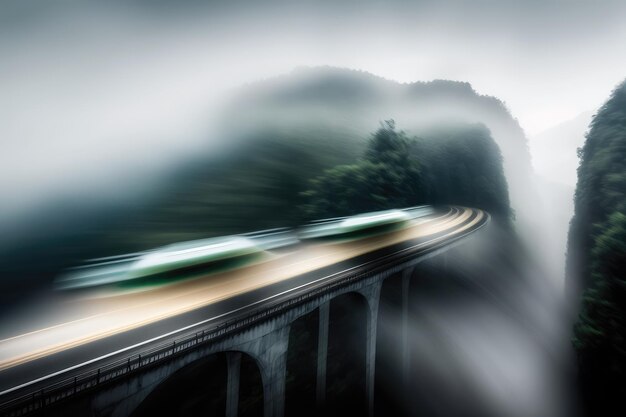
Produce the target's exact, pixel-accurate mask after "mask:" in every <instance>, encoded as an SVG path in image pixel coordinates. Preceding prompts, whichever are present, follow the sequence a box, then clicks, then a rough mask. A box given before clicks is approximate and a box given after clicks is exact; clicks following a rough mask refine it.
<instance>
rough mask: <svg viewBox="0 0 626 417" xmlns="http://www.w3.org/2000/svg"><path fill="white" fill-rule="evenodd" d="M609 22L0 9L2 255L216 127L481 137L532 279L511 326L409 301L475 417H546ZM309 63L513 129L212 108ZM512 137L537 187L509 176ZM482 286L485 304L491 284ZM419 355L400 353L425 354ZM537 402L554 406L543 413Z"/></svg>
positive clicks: (216, 5) (159, 170) (584, 14)
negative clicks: (441, 83) (579, 176)
mask: <svg viewBox="0 0 626 417" xmlns="http://www.w3.org/2000/svg"><path fill="white" fill-rule="evenodd" d="M625 16H626V3H624V2H623V1H619V0H614V1H604V2H602V3H601V4H598V3H597V2H592V1H582V0H580V1H565V0H548V1H539V0H533V1H526V2H517V1H513V0H505V1H496V0H479V1H474V2H464V1H460V0H459V1H454V0H447V1H416V2H404V1H401V0H397V1H385V2H382V1H367V2H363V1H322V2H282V1H268V2H244V1H231V2H228V1H223V2H220V1H217V2H199V1H191V0H189V1H181V2H176V3H171V4H170V3H168V2H161V1H157V2H151V1H147V0H146V1H142V0H135V1H128V2H125V1H110V2H106V3H97V2H81V3H78V2H63V3H62V4H51V3H46V4H40V3H39V2H35V1H6V2H3V3H2V4H0V57H1V58H0V200H1V201H2V203H1V204H0V230H1V231H2V237H1V238H0V249H3V248H5V247H8V248H11V249H16V248H17V249H16V250H19V244H16V243H15V242H18V241H19V238H21V237H23V235H25V234H26V232H25V231H26V230H27V229H28V227H30V228H35V229H37V228H39V224H40V223H45V219H46V215H44V213H49V212H52V211H53V210H51V209H50V208H51V207H54V208H55V210H57V211H63V212H64V215H65V217H64V218H65V219H66V221H68V222H69V221H74V220H76V221H77V222H78V221H79V220H81V219H82V217H81V216H82V215H85V214H84V213H85V212H89V211H90V210H92V209H93V210H94V211H96V208H100V209H101V210H108V209H109V208H112V209H113V208H115V206H116V205H123V204H126V203H127V202H128V201H143V200H145V199H147V198H149V197H153V196H155V195H159V191H160V189H161V188H162V186H163V183H164V181H165V180H166V179H171V174H172V173H174V172H176V171H177V170H178V169H179V168H180V167H181V166H182V167H184V166H185V164H186V163H187V162H188V161H190V160H193V159H194V158H198V157H199V156H202V155H215V154H218V153H219V152H222V151H224V150H225V149H228V148H229V146H231V145H232V143H230V141H231V140H232V139H233V137H235V136H227V135H225V134H224V132H225V130H226V129H228V128H229V127H230V126H232V130H233V131H237V132H243V131H245V130H246V129H251V127H250V126H252V129H254V128H259V129H260V128H264V127H267V126H264V125H263V123H266V122H267V120H268V117H267V115H271V117H274V116H276V115H280V117H282V122H284V123H286V124H289V123H292V122H293V123H294V124H296V123H299V122H301V121H302V120H303V118H306V117H305V116H313V115H315V116H316V117H322V116H320V115H323V117H328V120H329V121H330V124H332V123H334V121H336V120H342V121H343V122H345V120H348V119H350V120H358V121H359V123H361V124H360V126H358V127H357V126H354V129H355V132H353V133H355V134H358V135H361V136H363V137H367V134H368V133H370V132H371V131H372V130H373V129H375V128H376V126H377V124H378V123H379V122H380V120H381V119H385V118H395V119H396V121H397V122H398V125H399V126H400V127H401V128H405V126H406V129H407V131H408V133H410V134H419V133H420V128H423V127H424V126H427V125H429V124H432V123H436V122H439V121H441V120H449V119H454V120H458V119H460V120H462V121H468V122H481V123H484V124H485V125H487V127H488V128H489V129H490V131H491V133H492V134H493V137H494V139H495V140H496V142H498V144H499V145H500V147H501V149H502V152H503V155H504V164H505V172H506V174H507V180H508V182H509V187H510V194H511V201H512V207H513V209H514V210H515V211H516V215H517V220H516V225H517V228H518V231H519V234H520V236H521V237H522V238H523V239H524V242H525V244H526V247H525V249H526V250H528V252H529V253H531V254H532V255H533V258H532V259H534V260H535V261H536V264H533V265H531V266H529V267H528V269H527V271H525V273H524V276H523V285H524V288H523V293H522V294H517V293H515V294H513V295H511V293H512V292H513V291H515V290H516V289H518V288H517V287H516V286H515V285H512V284H511V282H510V281H507V282H506V283H505V284H502V285H503V286H504V287H505V288H506V290H507V291H505V292H508V296H509V297H510V298H505V299H504V302H505V303H506V302H510V303H511V304H515V307H516V308H517V310H516V311H514V312H512V313H511V316H512V318H511V317H509V316H506V315H502V308H501V306H499V307H498V308H493V309H492V308H491V307H490V306H487V307H485V306H480V305H479V306H474V305H471V306H470V307H468V311H470V313H471V314H469V313H468V314H469V315H468V316H463V313H459V312H458V311H455V310H454V309H452V310H450V311H448V312H447V313H441V314H442V315H441V316H439V315H438V314H439V313H440V311H439V310H437V311H435V309H431V310H429V307H428V305H427V304H426V305H425V306H424V307H423V308H424V311H423V312H422V313H424V314H422V317H423V319H424V321H425V323H426V324H424V326H425V327H428V328H430V327H433V328H438V329H439V330H438V332H443V333H444V334H443V336H441V335H440V336H441V337H442V338H443V339H445V343H444V344H446V345H449V346H451V347H450V349H451V352H452V354H451V357H453V358H455V359H456V360H458V363H457V364H456V365H458V367H460V368H463V372H462V374H463V376H464V377H467V378H470V377H468V376H467V375H470V376H471V375H473V376H474V377H475V381H478V382H479V383H478V385H477V387H476V390H477V393H478V394H477V395H481V396H482V397H483V398H484V399H485V401H488V402H489V403H490V404H489V407H488V409H489V410H491V412H492V413H493V414H494V415H511V416H517V415H520V416H521V415H528V416H530V415H538V414H542V415H557V416H558V415H565V414H566V412H565V411H564V410H565V409H566V408H567V407H568V406H569V404H567V401H565V400H563V401H562V400H561V397H560V396H561V395H563V393H562V392H561V389H563V387H562V386H561V385H560V381H559V378H560V377H562V376H563V368H567V367H561V365H562V364H561V363H559V361H560V360H555V359H554V358H555V357H561V356H562V357H563V358H564V359H563V361H565V362H567V360H569V356H568V347H567V346H568V336H567V335H565V333H567V331H568V329H566V327H565V324H564V323H566V320H563V317H562V316H561V313H562V311H561V307H562V304H561V303H562V302H563V298H562V297H561V290H562V278H563V265H564V254H565V241H566V231H567V227H568V222H569V219H570V218H571V214H572V206H571V197H572V193H573V187H574V185H575V179H576V177H575V172H574V171H575V168H576V165H577V159H576V157H575V150H576V147H577V146H580V144H581V143H582V140H583V139H582V138H583V135H584V130H583V129H584V128H585V126H586V124H587V123H588V120H589V115H590V113H589V112H590V111H591V112H593V111H595V109H597V108H598V107H599V106H600V105H601V104H602V102H603V100H605V99H606V97H607V96H608V95H609V93H610V91H611V89H612V88H613V87H614V85H615V84H616V83H617V82H618V81H620V80H621V79H623V77H624V68H626V48H623V47H620V46H621V45H624V44H626V25H624V24H623V22H624V17H625ZM319 66H330V67H337V68H346V69H352V70H357V71H363V72H368V73H371V74H373V75H375V76H379V77H382V78H384V79H386V80H389V81H390V82H394V83H397V84H394V85H395V87H392V88H391V90H394V89H395V88H397V89H401V88H402V86H403V85H405V84H407V83H412V82H420V81H431V80H455V81H461V82H468V83H470V85H471V88H473V90H474V91H476V92H477V93H478V94H479V95H483V96H493V97H496V98H498V99H500V100H502V101H503V102H504V103H505V104H506V108H507V109H508V110H509V111H510V113H511V115H512V116H513V118H514V119H515V120H514V123H513V129H514V130H515V132H516V133H514V134H512V133H511V132H512V130H511V125H509V124H506V123H505V124H502V121H501V120H496V119H490V117H491V115H490V113H489V112H484V113H483V112H482V110H468V109H467V107H466V106H465V104H459V107H458V108H457V107H454V106H450V105H449V103H444V105H441V106H439V107H437V106H436V105H432V106H430V105H428V104H426V105H423V106H417V107H414V108H411V109H407V108H404V104H405V102H404V101H402V100H400V99H398V96H399V95H400V94H399V93H398V96H396V95H395V94H396V93H395V92H394V91H387V90H385V92H384V93H380V92H379V93H380V95H379V97H378V98H379V99H380V103H377V104H376V105H373V106H366V105H361V104H358V103H357V104H354V103H353V105H352V107H350V105H348V106H347V107H346V112H345V113H342V114H339V113H333V114H330V115H329V114H328V110H327V109H324V107H323V106H322V107H319V106H317V105H316V104H311V105H310V106H301V107H298V106H294V107H293V108H290V109H287V110H285V108H284V107H281V106H278V107H277V108H272V107H265V108H262V109H259V108H255V107H254V102H253V100H252V99H253V97H254V96H253V95H252V96H250V100H251V102H250V109H252V110H251V111H250V112H249V113H248V115H249V116H251V117H252V119H254V118H258V120H261V125H260V126H259V125H258V124H257V125H255V124H254V123H252V122H250V120H245V118H244V117H241V119H240V118H239V117H240V116H241V115H240V114H238V113H237V112H236V111H237V108H235V112H234V113H233V112H232V111H231V113H229V112H228V110H226V111H225V110H224V108H225V107H226V108H227V109H228V106H229V105H230V104H232V101H231V100H233V99H234V98H236V99H239V100H241V98H242V97H244V96H242V95H240V94H241V92H242V91H248V90H246V89H248V88H250V86H254V85H256V83H257V82H259V81H267V80H276V79H277V78H276V77H278V79H280V77H281V76H285V74H292V71H294V69H296V68H302V67H305V68H307V67H319ZM297 71H298V70H296V72H297ZM297 80H298V81H297V82H304V81H302V79H297ZM468 88H469V86H468ZM240 103H241V102H240ZM231 110H232V109H231ZM581 114H582V116H580V115H581ZM334 118H335V119H334ZM352 118H353V119H352ZM572 120H575V121H580V120H582V122H580V123H578V122H576V123H574V125H572V122H570V121H572ZM244 122H250V123H251V124H250V125H244ZM516 123H518V124H519V125H517V124H516ZM337 124H339V123H337ZM570 136H571V137H572V140H569V138H570ZM526 137H530V138H531V142H530V155H531V156H532V160H533V166H534V169H535V172H536V174H537V175H535V174H533V172H532V170H531V169H530V168H531V167H530V166H527V162H528V161H527V160H526V156H527V153H528V149H527V148H526V142H525V140H526ZM507 141H509V142H511V141H512V142H515V144H516V145H517V146H518V148H514V147H511V148H507V147H506V146H503V144H504V143H506V142H507ZM235 182H236V181H235ZM59 202H62V203H63V204H62V206H61V208H59V206H58V203H59ZM254 203H255V202H250V204H254ZM85 207H86V208H85ZM102 207H104V209H102ZM73 210H75V212H76V213H74V212H73ZM81 210H83V211H81ZM80 213H83V214H82V215H81V214H80ZM177 213H180V212H177ZM50 216H51V217H50V218H51V219H53V220H51V222H52V223H54V222H56V220H54V219H55V218H54V214H51V215H50ZM42 219H43V220H42ZM85 221H86V222H89V220H85ZM64 227H65V224H55V228H51V229H50V230H52V231H60V230H62V229H63V228H64ZM39 232H41V230H39ZM55 267H56V266H55ZM485 268H486V266H485ZM497 272H498V273H501V271H497ZM503 274H504V273H503ZM495 275H497V274H494V276H493V277H491V278H492V280H491V281H490V282H489V285H488V286H487V288H486V291H487V292H490V291H491V287H490V286H491V285H495V286H497V285H499V284H498V282H497V280H496V279H495V278H496V277H495ZM499 290H502V288H500V289H499ZM543 293H545V294H543ZM539 294H543V295H541V296H539ZM546 294H547V295H546ZM436 307H440V305H437V306H436ZM474 308H475V309H474ZM433 311H435V313H436V314H435V313H433ZM457 313H459V314H457ZM444 314H450V315H451V316H452V317H451V318H450V317H446V316H445V315H444ZM464 318H466V319H468V320H471V321H472V323H471V324H468V323H466V322H465V321H464V320H463V319H464ZM526 325H529V326H530V329H528V328H526V327H525V326H526ZM392 326H393V325H392ZM541 326H545V328H541V329H537V328H536V327H541ZM418 327H419V326H418ZM468 329H469V330H468ZM417 331H423V332H425V333H426V334H427V333H428V332H429V331H430V330H429V329H418V330H416V332H417ZM396 336H397V335H396ZM460 340H463V341H464V343H465V345H463V346H462V348H461V347H460V344H461V342H460ZM490 342H493V343H490ZM421 343H422V342H421V341H420V340H415V339H414V340H413V344H414V345H415V350H416V351H418V352H420V353H422V354H424V355H425V357H427V353H428V352H425V351H423V350H425V349H426V347H424V346H422V345H421ZM546 345H548V346H549V347H546ZM427 348H429V349H430V348H433V346H428V347H427ZM431 353H432V354H433V355H434V356H435V359H437V360H439V361H440V362H437V363H435V364H434V367H435V368H436V367H437V366H439V365H440V366H441V368H442V369H439V370H437V372H442V373H445V372H453V371H450V370H447V369H443V368H446V367H447V366H448V363H446V360H447V359H448V358H447V357H443V356H442V355H440V352H434V353H433V352H431ZM511 357H515V358H516V360H517V362H516V363H513V362H512V361H511ZM481 361H482V362H481ZM546 362H547V363H549V364H548V365H545V363H546ZM490 364H494V367H495V370H494V369H493V368H492V367H488V366H487V367H485V366H486V365H490ZM544 365H545V367H544ZM453 368H454V367H453ZM486 368H488V369H486ZM470 381H471V378H470ZM541 384H544V385H541ZM552 389H553V390H554V391H555V393H554V396H555V397H558V398H556V399H553V398H547V397H549V396H550V394H551V393H552V391H551V390H552ZM557 391H558V392H557ZM546 393H547V394H546ZM520 404H521V405H520ZM533 407H534V408H533ZM502 410H505V411H502ZM555 410H556V411H555Z"/></svg>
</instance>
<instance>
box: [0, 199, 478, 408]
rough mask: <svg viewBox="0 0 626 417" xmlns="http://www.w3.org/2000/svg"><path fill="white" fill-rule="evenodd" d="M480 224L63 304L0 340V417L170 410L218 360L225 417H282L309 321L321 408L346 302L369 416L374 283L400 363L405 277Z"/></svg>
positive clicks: (409, 231)
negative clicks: (337, 321)
mask: <svg viewBox="0 0 626 417" xmlns="http://www.w3.org/2000/svg"><path fill="white" fill-rule="evenodd" d="M488 222H489V216H488V215H487V214H486V213H484V212H483V211H481V210H476V209H468V208H461V207H447V208H442V209H437V210H436V211H434V212H433V213H432V214H431V215H430V216H428V217H426V218H423V219H420V220H419V221H416V222H414V223H413V224H411V226H410V227H407V228H405V229H402V230H396V231H392V232H388V233H385V234H383V235H376V236H370V237H367V238H364V239H360V240H357V241H349V242H330V243H324V244H318V245H307V246H306V247H303V248H298V250H295V251H285V252H281V253H279V254H278V255H275V256H272V257H270V258H269V259H265V260H263V262H260V263H259V264H257V265H253V266H251V267H247V268H243V269H242V270H238V271H231V272H225V273H223V274H219V276H218V277H213V278H212V279H207V280H191V281H188V282H187V281H186V282H181V283H180V284H177V285H176V286H174V287H171V288H166V289H163V290H154V291H146V292H141V291H140V292H130V293H129V294H125V295H123V296H113V295H111V294H98V296H97V297H96V296H94V295H93V294H90V295H89V296H85V295H81V296H79V297H78V298H75V299H74V298H73V299H71V300H65V303H64V304H63V305H64V306H65V307H66V308H65V309H62V310H63V314H64V316H63V317H58V318H54V317H49V318H48V320H49V322H48V324H49V325H47V326H45V327H41V326H40V327H38V328H29V327H28V326H25V327H21V328H20V327H18V328H17V330H15V332H16V334H14V335H12V336H10V337H6V338H4V339H3V340H0V390H2V391H1V392H0V412H1V414H2V415H5V416H22V415H31V414H34V415H39V414H41V415H44V414H45V415H46V416H57V415H58V416H67V415H85V416H88V415H92V416H112V417H117V416H141V415H154V413H155V410H160V411H163V408H162V407H172V406H175V404H174V405H172V403H173V402H175V399H174V398H169V400H168V401H167V402H163V395H164V392H167V390H170V389H173V387H178V388H180V387H181V386H183V385H184V384H185V381H186V378H187V379H188V377H189V375H191V374H190V372H191V373H193V372H195V370H197V369H200V368H202V367H203V366H204V368H202V369H205V370H206V369H208V368H206V366H205V365H206V364H207V363H209V362H210V361H213V362H211V363H215V361H216V360H219V361H221V365H219V366H221V368H219V369H223V372H221V371H220V372H221V373H220V375H221V374H223V377H224V378H223V381H222V385H223V390H224V391H225V393H224V404H223V405H221V407H222V409H223V410H224V413H225V415H226V416H228V417H231V416H237V415H241V406H242V404H244V403H246V401H247V399H246V398H245V395H251V396H256V397H258V399H259V407H260V408H261V410H260V413H262V414H263V415H264V416H276V417H282V416H283V415H285V397H286V395H285V394H286V385H287V384H286V379H287V374H288V369H289V367H290V366H291V365H290V359H289V358H290V357H291V358H292V361H293V352H290V348H292V349H293V347H292V346H290V345H291V343H290V341H292V340H293V337H294V336H293V333H294V331H293V329H294V328H295V327H296V326H297V325H298V323H301V322H302V321H303V320H305V319H307V318H311V317H314V319H315V321H314V323H315V328H316V342H315V345H316V346H315V349H314V350H315V353H314V355H315V362H316V363H315V365H314V372H313V374H314V381H309V382H311V383H312V384H313V385H314V387H315V388H314V389H315V403H316V407H318V409H323V408H324V407H325V405H326V402H327V398H326V394H327V392H328V391H327V382H328V378H327V370H328V365H329V364H328V363H327V357H328V349H329V332H330V327H331V326H330V325H329V323H330V322H331V321H332V320H333V317H332V315H333V311H334V310H333V308H334V307H333V306H334V305H335V304H334V303H335V302H337V300H342V299H345V297H350V298H351V299H353V300H356V303H358V304H359V305H360V306H361V307H359V308H361V309H362V310H361V311H363V314H362V318H363V319H364V322H363V323H362V324H363V327H364V337H363V338H362V340H359V341H358V342H359V343H363V345H364V346H363V352H364V358H363V380H364V387H363V410H364V414H368V415H370V416H371V415H373V413H374V394H375V392H374V391H375V389H374V388H375V370H376V349H377V325H378V317H379V304H380V297H381V291H382V289H383V285H384V284H385V282H387V281H390V279H391V278H393V279H394V280H396V281H399V282H401V292H402V297H401V300H402V301H401V303H402V310H401V311H402V314H403V319H402V323H403V330H402V331H403V336H402V340H403V341H402V346H401V347H400V356H401V360H402V362H403V363H405V364H406V362H407V361H408V360H409V348H408V328H407V320H408V319H407V311H408V306H407V304H408V295H407V294H408V291H409V286H410V282H411V279H412V278H414V277H416V276H419V273H420V271H419V264H420V263H422V262H424V261H425V260H428V259H438V260H439V261H440V262H442V263H443V264H445V262H446V252H447V251H448V250H449V249H450V248H452V247H454V246H455V245H459V244H461V243H462V242H464V239H465V238H467V237H469V236H470V235H472V234H473V233H475V232H477V231H478V230H480V229H481V228H482V227H483V226H485V225H486V224H487V223H488ZM342 297H344V298H342ZM85 304H86V305H88V307H89V308H90V309H91V310H90V312H91V315H89V316H87V317H84V316H80V317H78V318H77V317H73V316H72V312H73V311H74V310H73V309H76V308H77V306H78V305H80V306H81V308H86V306H85ZM56 305H57V306H58V304H56ZM78 310H80V309H77V310H76V311H78ZM80 311H84V310H80ZM38 314H39V313H38ZM51 314H52V313H51ZM290 354H291V356H290ZM199 367H200V368H199ZM244 368H245V370H246V371H245V372H244ZM403 368H407V367H406V366H403ZM250 369H252V371H250ZM246 372H252V373H255V374H257V375H258V381H259V384H258V385H259V387H260V392H256V393H254V392H253V391H254V390H250V389H243V385H246V384H247V385H249V384H248V383H247V382H245V381H244V380H246V381H247V379H249V378H248V376H247V375H246ZM218 373H219V372H218ZM216 374H217V373H216ZM218 379H219V378H218ZM200 388H202V387H200ZM187 389H188V390H192V389H195V388H192V387H188V388H187ZM203 395H204V394H203ZM246 404H247V403H246ZM170 411H171V410H170Z"/></svg>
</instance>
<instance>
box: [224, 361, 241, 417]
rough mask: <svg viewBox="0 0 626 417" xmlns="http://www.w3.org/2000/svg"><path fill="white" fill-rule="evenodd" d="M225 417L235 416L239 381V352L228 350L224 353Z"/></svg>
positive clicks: (237, 407) (237, 405)
mask: <svg viewBox="0 0 626 417" xmlns="http://www.w3.org/2000/svg"><path fill="white" fill-rule="evenodd" d="M226 362H227V374H228V377H227V381H226V417H237V414H238V410H239V381H240V377H241V372H240V370H241V353H240V352H229V353H228V354H227V355H226Z"/></svg>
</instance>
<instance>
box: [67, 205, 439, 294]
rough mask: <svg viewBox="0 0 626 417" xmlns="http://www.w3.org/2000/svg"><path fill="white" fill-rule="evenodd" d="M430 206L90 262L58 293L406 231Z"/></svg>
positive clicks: (202, 271)
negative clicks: (312, 244)
mask: <svg viewBox="0 0 626 417" xmlns="http://www.w3.org/2000/svg"><path fill="white" fill-rule="evenodd" d="M434 212H435V210H434V209H433V208H432V207H430V206H419V207H411V208H407V209H402V210H384V211H378V212H372V213H363V214H358V215H355V216H349V217H338V218H331V219H322V220H316V221H313V222H310V223H308V224H306V225H304V226H302V227H300V228H298V229H288V228H279V229H271V230H264V231H259V232H252V233H246V234H242V235H235V236H225V237H217V238H209V239H200V240H193V241H188V242H181V243H174V244H171V245H168V246H164V247H162V248H158V249H154V250H150V251H146V252H139V253H133V254H127V255H118V256H112V257H106V258H98V259H92V260H89V261H86V262H85V264H83V265H80V266H76V267H74V268H70V269H68V270H67V271H66V273H65V274H64V275H62V276H61V277H59V278H58V279H57V280H56V287H57V288H59V289H64V290H69V289H80V288H90V287H102V286H117V287H133V286H135V287H136V286H145V285H163V284H167V283H170V282H173V281H175V280H179V279H184V278H186V277H191V276H198V275H206V274H208V273H214V272H216V271H224V270H227V269H233V268H237V267H241V266H243V265H246V264H249V263H250V262H252V261H253V260H254V259H255V258H259V257H261V256H263V254H265V253H267V252H268V251H270V250H275V249H279V248H286V247H292V246H295V245H298V244H301V243H302V242H307V241H314V240H354V239H361V238H364V237H367V236H372V235H375V234H380V233H386V232H389V231H391V230H395V229H398V228H402V227H404V226H406V225H407V224H408V223H409V222H410V221H412V220H415V219H419V218H421V217H426V216H429V215H431V214H433V213H434Z"/></svg>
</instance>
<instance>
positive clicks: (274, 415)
mask: <svg viewBox="0 0 626 417" xmlns="http://www.w3.org/2000/svg"><path fill="white" fill-rule="evenodd" d="M266 340H267V346H266V349H265V352H264V353H263V355H262V361H263V368H264V369H265V372H264V374H265V375H264V378H263V397H264V398H263V401H264V406H263V413H264V416H265V417H283V416H284V414H285V380H286V378H287V347H288V345H289V326H287V327H285V328H282V329H280V330H277V331H275V332H273V333H272V334H271V335H268V336H266Z"/></svg>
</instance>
